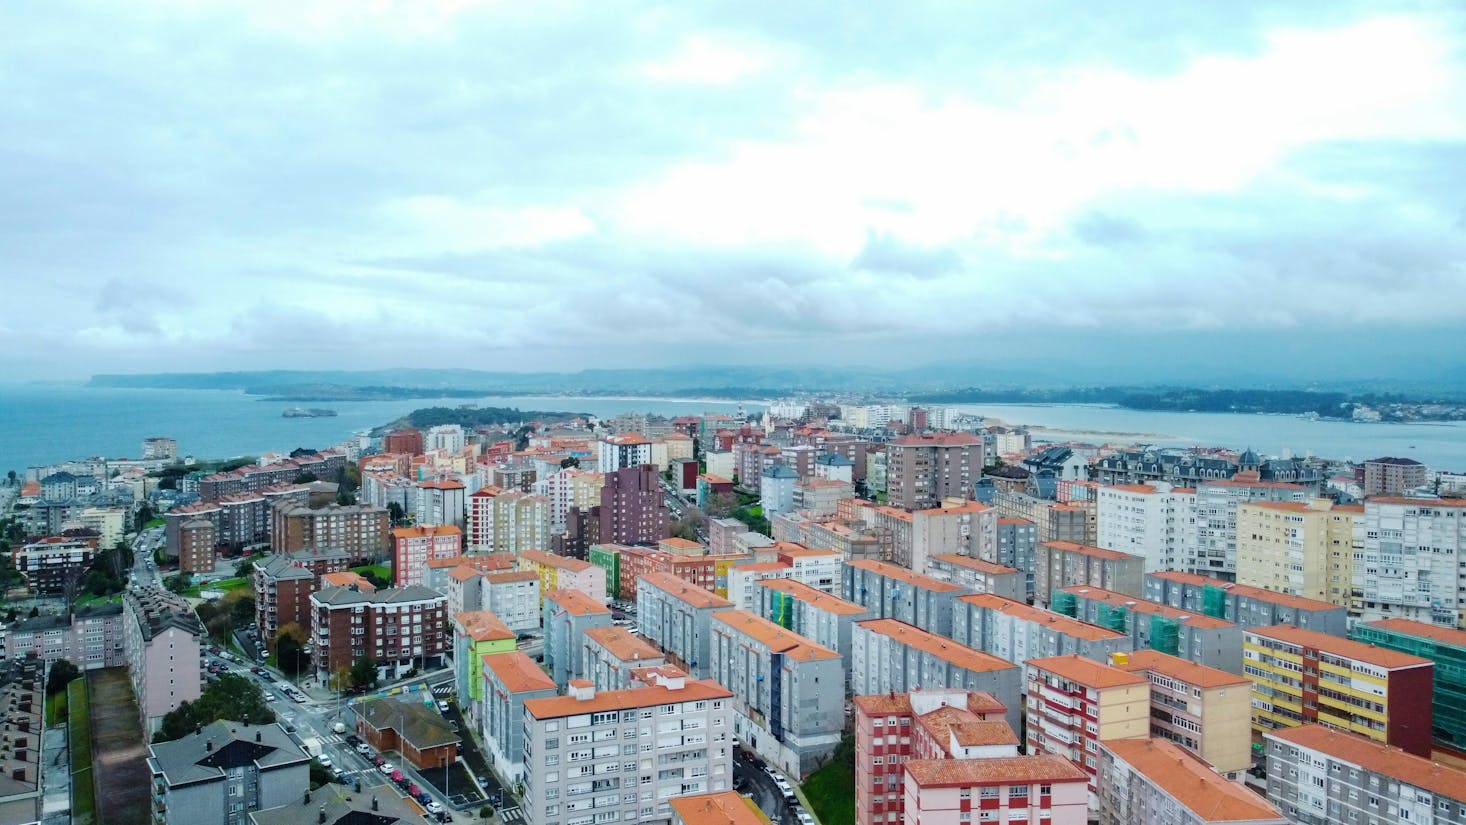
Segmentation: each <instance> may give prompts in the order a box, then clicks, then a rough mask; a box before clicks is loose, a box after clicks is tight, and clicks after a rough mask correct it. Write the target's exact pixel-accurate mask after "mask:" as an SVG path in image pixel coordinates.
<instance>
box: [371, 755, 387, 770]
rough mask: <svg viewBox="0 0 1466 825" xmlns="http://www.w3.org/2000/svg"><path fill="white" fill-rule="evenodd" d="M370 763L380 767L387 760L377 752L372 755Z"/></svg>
mask: <svg viewBox="0 0 1466 825" xmlns="http://www.w3.org/2000/svg"><path fill="white" fill-rule="evenodd" d="M372 764H373V765H375V766H377V767H379V768H380V767H382V766H383V765H385V764H387V760H385V759H383V758H382V755H381V754H377V755H376V756H373V757H372Z"/></svg>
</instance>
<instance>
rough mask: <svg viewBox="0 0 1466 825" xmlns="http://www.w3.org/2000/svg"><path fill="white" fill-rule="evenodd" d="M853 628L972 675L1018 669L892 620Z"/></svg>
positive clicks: (984, 654)
mask: <svg viewBox="0 0 1466 825" xmlns="http://www.w3.org/2000/svg"><path fill="white" fill-rule="evenodd" d="M856 627H860V628H864V629H866V630H868V631H871V632H873V633H879V634H881V635H882V636H886V637H889V638H891V639H894V640H896V641H898V642H900V643H901V644H904V645H906V646H907V647H910V648H913V649H915V650H920V651H922V652H923V653H927V654H930V655H932V656H936V657H937V658H938V659H941V660H942V661H944V662H947V663H949V664H951V665H954V666H956V667H960V668H962V669H963V670H970V671H973V672H975V673H982V672H987V671H994V670H1007V669H1008V668H1010V667H1017V665H1015V664H1013V663H1012V662H1009V661H1006V660H1004V659H999V658H998V657H997V656H993V655H990V654H987V653H983V652H982V651H980V650H974V649H972V648H970V647H968V646H966V645H959V644H957V643H956V642H954V641H952V640H951V639H947V638H943V637H941V636H936V635H933V634H931V633H928V632H926V631H925V630H922V629H920V628H917V627H913V626H911V625H909V624H906V623H905V622H898V621H896V620H895V619H872V620H871V621H868V622H858V623H857V624H856Z"/></svg>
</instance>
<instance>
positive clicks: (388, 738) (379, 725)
mask: <svg viewBox="0 0 1466 825" xmlns="http://www.w3.org/2000/svg"><path fill="white" fill-rule="evenodd" d="M352 709H353V710H355V711H356V733H357V735H358V736H360V737H361V738H362V739H364V740H366V743H367V744H368V745H370V746H371V748H372V750H374V751H377V752H378V753H390V752H392V751H396V752H397V753H398V754H399V755H401V756H402V758H403V760H404V761H406V762H408V763H410V764H411V765H412V766H413V767H414V768H417V769H418V770H427V769H430V768H447V767H448V766H449V765H452V764H453V763H454V762H457V761H458V745H459V741H460V740H459V737H458V734H457V733H456V732H454V730H453V728H452V726H451V725H449V724H448V720H447V719H446V718H444V717H443V715H442V714H440V713H438V710H437V708H433V707H430V706H428V705H425V704H423V703H422V702H421V701H419V700H415V699H412V698H398V697H395V696H384V697H381V698H376V699H367V700H366V701H363V702H356V703H353V704H352Z"/></svg>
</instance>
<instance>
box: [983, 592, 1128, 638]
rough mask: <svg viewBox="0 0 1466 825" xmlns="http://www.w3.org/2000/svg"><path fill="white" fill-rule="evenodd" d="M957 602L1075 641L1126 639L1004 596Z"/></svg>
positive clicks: (1109, 631)
mask: <svg viewBox="0 0 1466 825" xmlns="http://www.w3.org/2000/svg"><path fill="white" fill-rule="evenodd" d="M957 601H960V602H965V603H967V604H971V605H977V606H978V607H984V608H987V609H988V610H996V611H999V612H1001V613H1006V614H1007V615H1009V616H1016V617H1018V618H1020V619H1022V620H1024V621H1029V622H1036V623H1039V624H1043V625H1047V626H1048V627H1051V628H1053V629H1054V630H1057V631H1058V632H1060V633H1063V634H1064V635H1065V636H1071V637H1073V638H1075V639H1084V640H1086V641H1099V640H1101V639H1124V638H1127V637H1126V636H1125V634H1124V633H1121V632H1120V631H1118V630H1111V629H1110V628H1108V627H1100V626H1099V625H1097V624H1090V623H1089V622H1082V621H1080V620H1078V619H1075V618H1073V617H1071V616H1065V615H1064V614H1062V613H1055V612H1053V611H1051V610H1044V609H1043V608H1041V607H1033V606H1032V605H1027V604H1024V603H1023V602H1015V601H1013V600H1012V599H1005V598H1003V597H1002V596H995V595H993V594H992V593H978V594H975V595H972V596H959V597H958V598H957Z"/></svg>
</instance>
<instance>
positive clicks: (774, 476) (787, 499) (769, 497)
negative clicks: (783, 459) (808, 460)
mask: <svg viewBox="0 0 1466 825" xmlns="http://www.w3.org/2000/svg"><path fill="white" fill-rule="evenodd" d="M798 482H799V473H798V472H797V471H795V469H794V468H793V467H786V466H784V465H783V464H775V465H773V466H771V467H768V468H766V469H765V470H764V471H763V475H762V476H760V478H759V505H760V506H761V507H763V511H764V515H765V516H766V517H768V518H773V517H774V516H777V515H779V514H780V513H787V512H789V511H791V510H793V509H794V486H795V485H796V484H797V483H798Z"/></svg>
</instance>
